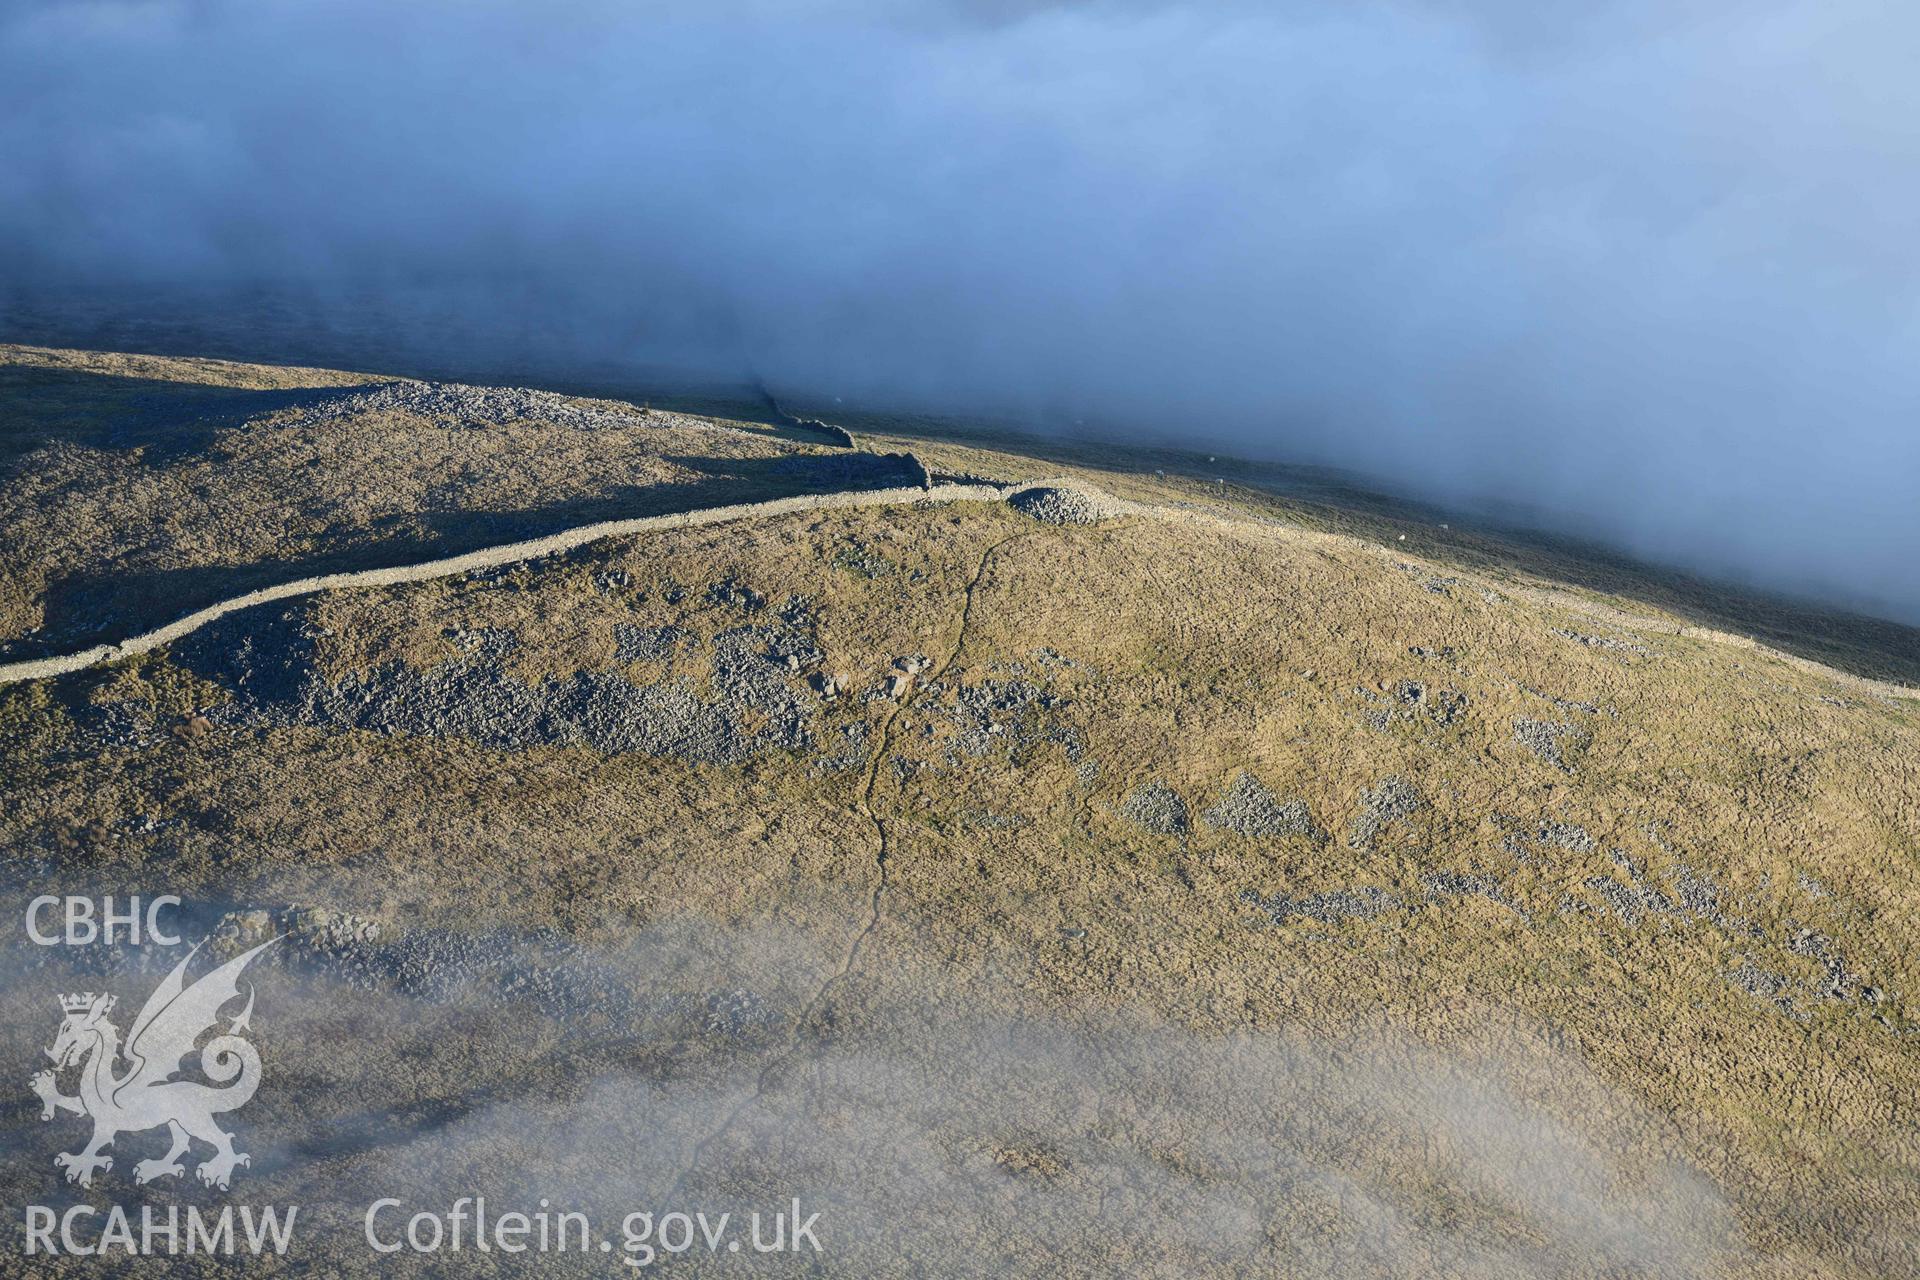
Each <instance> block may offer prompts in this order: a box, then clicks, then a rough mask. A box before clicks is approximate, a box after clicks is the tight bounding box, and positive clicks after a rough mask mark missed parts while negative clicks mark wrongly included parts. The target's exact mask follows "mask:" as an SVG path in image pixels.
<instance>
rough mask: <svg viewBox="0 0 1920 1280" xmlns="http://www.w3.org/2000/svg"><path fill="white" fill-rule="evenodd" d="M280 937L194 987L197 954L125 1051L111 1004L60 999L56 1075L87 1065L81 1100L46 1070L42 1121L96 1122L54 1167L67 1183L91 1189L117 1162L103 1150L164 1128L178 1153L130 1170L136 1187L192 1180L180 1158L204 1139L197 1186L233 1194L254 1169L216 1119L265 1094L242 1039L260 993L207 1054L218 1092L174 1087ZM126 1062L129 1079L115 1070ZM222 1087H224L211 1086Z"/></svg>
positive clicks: (158, 997) (101, 999) (190, 1085)
mask: <svg viewBox="0 0 1920 1280" xmlns="http://www.w3.org/2000/svg"><path fill="white" fill-rule="evenodd" d="M277 941H279V939H277V938H273V939H269V940H268V941H266V942H263V943H261V944H260V945H259V946H257V947H255V948H253V950H251V951H248V952H246V953H245V954H243V955H239V956H235V957H234V958H233V959H232V960H229V961H227V963H225V964H223V965H221V966H220V967H219V968H218V969H215V970H214V971H213V972H211V973H209V974H207V975H206V976H205V977H203V978H200V979H199V980H198V981H196V982H195V983H194V984H193V985H192V986H188V985H187V984H186V978H185V974H186V970H187V963H188V961H191V960H192V959H193V957H194V954H195V952H198V951H199V950H200V948H199V947H197V946H196V947H195V948H194V949H193V951H189V952H188V953H187V957H186V959H185V960H182V961H181V962H180V963H179V964H177V965H175V966H174V969H173V972H172V973H169V974H168V975H167V976H166V978H165V979H163V980H162V981H161V983H160V985H159V986H158V987H156V988H155V989H154V992H153V994H152V995H151V996H149V997H147V1003H146V1004H145V1005H144V1006H143V1007H142V1008H141V1010H140V1016H139V1017H137V1018H135V1019H134V1020H133V1031H132V1032H131V1034H129V1036H128V1037H127V1046H126V1049H125V1051H124V1053H123V1052H122V1050H121V1048H120V1032H119V1029H118V1028H117V1027H115V1026H114V1025H113V1023H112V1021H111V1020H109V1019H108V1017H107V1014H108V1013H109V1012H110V1011H111V1010H112V1009H113V1004H114V1001H113V997H112V996H109V995H95V994H93V993H92V992H88V993H87V994H85V995H74V996H61V997H60V1009H61V1012H63V1013H64V1014H66V1020H65V1021H63V1022H62V1023H61V1024H60V1034H59V1035H58V1036H56V1037H54V1041H53V1047H52V1048H51V1049H48V1050H47V1056H48V1057H49V1058H52V1059H53V1062H54V1067H55V1070H57V1071H64V1070H65V1069H66V1068H68V1067H70V1066H72V1065H74V1064H75V1063H80V1064H81V1066H80V1092H79V1093H78V1094H77V1095H75V1096H73V1097H69V1096H67V1095H66V1094H63V1093H61V1092H60V1086H59V1084H58V1083H57V1081H56V1080H55V1078H54V1072H53V1071H42V1072H40V1073H38V1074H37V1075H35V1076H34V1077H33V1079H32V1081H31V1083H32V1085H33V1091H34V1092H35V1093H37V1094H39V1095H40V1103H41V1110H40V1118H41V1119H42V1120H51V1119H53V1117H54V1113H55V1112H57V1111H71V1112H73V1113H74V1114H75V1115H83V1116H89V1117H91V1118H92V1120H93V1140H92V1141H90V1142H88V1143H87V1145H86V1146H85V1147H84V1148H82V1149H81V1150H79V1151H77V1152H72V1153H68V1152H64V1151H63V1152H61V1153H60V1154H59V1155H57V1156H55V1157H54V1158H53V1162H54V1164H56V1165H58V1166H59V1167H60V1168H62V1169H65V1170H66V1171H67V1181H68V1182H77V1183H79V1184H80V1185H81V1186H83V1187H88V1186H92V1185H93V1175H94V1172H95V1171H96V1170H107V1169H111V1168H113V1160H112V1158H111V1157H108V1156H105V1155H102V1154H101V1152H102V1151H103V1150H105V1149H106V1148H107V1147H109V1146H111V1145H112V1143H113V1140H114V1138H116V1137H118V1136H119V1135H120V1134H122V1133H127V1132H132V1131H137V1130H140V1129H152V1128H155V1127H157V1126H159V1125H165V1126H167V1132H168V1133H169V1134H170V1135H171V1137H172V1140H173V1145H172V1146H171V1147H170V1148H168V1150H167V1154H166V1155H164V1156H162V1157H161V1158H160V1159H158V1160H142V1161H140V1162H139V1163H137V1164H135V1165H134V1166H133V1179H134V1181H135V1182H141V1183H146V1182H152V1181H153V1180H154V1179H155V1178H164V1177H168V1176H170V1175H174V1174H180V1173H185V1172H186V1170H185V1169H184V1168H183V1167H182V1166H181V1164H180V1157H181V1156H183V1155H186V1154H187V1151H188V1146H189V1143H190V1140H192V1139H195V1138H198V1139H199V1140H200V1141H202V1142H204V1143H207V1144H208V1145H210V1146H212V1147H213V1149H214V1153H213V1155H212V1157H210V1158H209V1159H206V1160H203V1161H201V1163H200V1167H199V1168H198V1169H197V1170H196V1171H195V1172H197V1173H198V1174H199V1177H200V1181H202V1182H204V1183H206V1184H207V1185H208V1186H210V1187H219V1188H220V1189H221V1190H223V1191H224V1190H226V1187H227V1182H228V1180H229V1179H230V1178H232V1177H233V1171H234V1168H235V1167H236V1166H238V1165H243V1164H249V1163H251V1160H250V1158H249V1157H247V1156H245V1155H242V1154H241V1153H240V1152H238V1151H235V1150H234V1149H233V1135H232V1134H230V1133H227V1132H225V1131H223V1130H222V1129H221V1128H220V1126H219V1125H217V1124H215V1123H214V1122H213V1117H214V1115H215V1113H217V1112H225V1111H233V1110H236V1109H238V1108H240V1107H243V1106H245V1105H246V1103H247V1101H248V1099H250V1098H252V1097H253V1091H254V1090H255V1089H257V1088H259V1087H260V1052H259V1050H257V1049H255V1048H254V1047H253V1045H252V1044H251V1043H249V1042H248V1041H246V1040H243V1039H241V1032H243V1031H246V1030H247V1029H248V1026H249V1020H250V1019H251V1018H252V1016H253V989H252V987H251V986H249V987H248V989H247V1007H246V1008H245V1009H243V1010H241V1011H240V1013H239V1014H238V1015H237V1016H235V1017H234V1018H233V1019H232V1021H231V1024H230V1025H229V1026H228V1028H227V1033H226V1034H225V1035H216V1036H215V1037H213V1039H211V1040H209V1041H207V1042H206V1044H205V1045H203V1046H201V1048H200V1051H199V1056H200V1070H201V1072H202V1073H203V1074H204V1075H205V1076H206V1077H207V1079H209V1080H211V1081H213V1085H206V1084H202V1083H200V1082H199V1081H198V1080H175V1079H173V1078H172V1077H173V1076H174V1075H175V1074H176V1073H178V1072H179V1070H180V1068H181V1064H182V1060H183V1059H184V1058H185V1057H186V1056H187V1055H188V1054H190V1053H192V1052H194V1041H196V1040H198V1039H199V1038H200V1037H201V1036H202V1035H203V1034H205V1033H206V1032H207V1031H210V1030H213V1029H215V1028H216V1027H217V1025H218V1023H219V1020H220V1010H221V1008H222V1007H223V1006H224V1005H226V1004H227V1002H228V1001H230V1000H235V999H237V998H239V995H240V986H239V979H240V971H241V970H242V969H245V968H246V967H247V962H248V961H249V960H252V959H253V958H254V957H255V956H257V955H259V954H260V952H262V951H264V950H265V949H266V948H267V947H270V946H272V945H273V943H275V942H277ZM122 1057H124V1058H125V1059H126V1064H127V1065H126V1069H125V1071H124V1072H122V1071H119V1070H117V1069H116V1063H117V1061H118V1060H119V1059H120V1058H122ZM214 1086H223V1087H218V1088H216V1087H214Z"/></svg>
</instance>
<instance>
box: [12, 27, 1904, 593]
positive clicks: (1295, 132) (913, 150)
mask: <svg viewBox="0 0 1920 1280" xmlns="http://www.w3.org/2000/svg"><path fill="white" fill-rule="evenodd" d="M1543 12H1544V11H1543V10H1541V9H1540V8H1539V7H1538V6H1534V5H1523V4H1506V3H1491V4H1460V3H1449V2H1447V0H1402V2H1400V3H1365V4H1355V5H1340V6H1327V5H1305V4H1290V3H1272V2H1264V0H1263V2H1262V3H1257V4H1256V3H1244V4H1243V3H1236V2H1235V0H1210V2H1209V3H1205V4H1200V3H1175V2H1172V0H1164V2H1163V0H1113V2H1110V3H1092V4H1078V5H1065V4H1060V5H1046V4H1039V3H1021V2H1019V0H1001V2H998V3H989V2H987V0H975V2H973V3H961V2H960V0H949V2H946V3H934V2H930V0H928V2H923V3H919V4H906V5H902V4H897V3H884V4H883V3H879V2H878V0H805V2H803V3H772V2H771V0H701V2H700V3H697V4H695V3H683V2H681V0H666V2H665V3H656V4H647V5H633V4H628V3H615V2H613V0H605V2H593V0H567V2H566V3H559V4H539V5H533V4H511V5H510V4H472V3H460V4H453V3H449V2H446V0H421V2H420V3H414V4H408V5H401V6H395V5H390V4H375V3H370V2H367V0H346V2H344V3H336V4H328V5H320V4H315V3H306V2H288V0H252V2H250V3H244V4H242V3H224V2H222V0H203V2H201V3H192V4H187V3H167V2H164V0H162V2H155V3H138V4H135V3H112V4H109V3H80V2H76V0H61V2H59V3H52V2H50V0H49V2H35V0H13V2H12V3H10V4H6V5H4V6H0V314H4V313H5V311H6V308H7V307H8V305H9V303H11V304H12V305H13V306H15V307H16V308H18V307H19V306H21V305H23V300H31V301H32V302H33V305H35V306H45V305H47V300H48V299H52V300H54V301H53V304H52V305H54V306H56V307H57V306H58V305H59V299H62V298H66V297H73V296H76V295H77V294H78V293H80V292H82V291H91V292H97V291H99V290H103V289H104V290H106V291H107V292H108V294H109V295H113V294H115V293H116V292H117V293H119V294H121V295H123V296H127V297H132V296H136V295H138V296H141V297H143V298H146V299H149V300H150V299H153V298H156V297H158V298H162V299H165V298H167V297H173V298H176V299H184V298H194V299H203V298H209V297H211V298H214V299H219V298H221V297H235V298H237V297H239V296H241V295H244V296H245V297H246V298H247V299H249V302H248V304H247V305H249V306H254V307H266V308H269V309H272V308H279V309H281V310H282V311H284V312H285V313H286V314H291V315H293V316H296V317H300V318H302V319H301V322H302V323H308V322H310V323H313V324H316V325H319V324H337V323H345V324H352V323H354V322H355V320H356V318H358V317H363V316H365V315H368V314H376V313H377V314H380V315H383V316H386V317H388V318H389V319H388V320H387V321H385V322H383V323H388V324H390V327H391V332H390V333H388V334H386V335H385V338H384V339H383V340H386V341H390V342H391V343H392V345H393V350H394V351H396V352H405V351H409V350H411V351H414V352H416V353H418V352H434V351H435V350H436V348H435V344H440V347H439V348H438V350H439V351H441V352H444V350H445V349H446V347H447V346H448V345H450V344H458V345H459V347H460V348H461V349H462V350H463V351H464V352H465V353H466V354H467V357H468V358H467V359H466V360H465V361H463V363H465V364H468V365H484V364H486V363H487V362H493V364H495V365H496V366H497V367H498V368H500V369H502V370H508V369H510V370H512V371H514V372H515V373H518V374H534V375H537V374H538V373H539V372H540V371H541V370H542V369H550V370H560V369H563V368H569V367H581V366H584V365H586V364H590V363H591V364H598V365H600V366H601V367H610V368H622V367H631V368H634V369H641V368H646V369H653V370H657V369H660V368H663V367H665V368H678V369H682V370H685V371H687V372H688V373H690V374H694V373H697V374H699V375H701V376H715V377H722V378H737V379H750V378H754V379H763V380H765V381H766V382H767V383H769V384H770V385H773V386H775V387H777V388H780V389H782V390H784V391H786V392H787V393H788V394H791V395H794V396H796V397H807V398H820V397H832V396H839V397H842V398H843V399H844V401H845V402H846V403H847V404H849V405H853V404H858V405H862V406H865V407H875V408H886V407H898V408H924V409H936V410H945V411H949V412H961V413H979V414H983V415H987V414H991V415H1015V416H1018V417H1020V418H1023V419H1026V420H1029V421H1033V422H1036V423H1044V424H1055V425H1059V426H1062V427H1067V428H1073V429H1078V430H1083V431H1089V432H1100V431H1105V432H1111V433H1113V434H1116V435H1117V434H1128V435H1139V436H1149V437H1153V438H1157V439H1174V440H1184V441H1187V442H1189V443H1192V444H1195V445H1199V446H1203V447H1208V448H1223V449H1232V450H1235V451H1237V452H1243V453H1248V454H1254V455H1259V456H1264V457H1274V458H1281V459H1289V460H1306V461H1320V462H1330V463H1335V464H1339V465H1344V466H1348V467H1352V468H1356V469H1360V470H1364V471H1369V472H1373V473H1376V474H1378V475H1380V476H1383V477H1385V478H1388V479H1390V480H1392V481H1395V482H1398V483H1400V484H1403V485H1407V486H1411V487H1413V488H1416V489H1417V490H1419V491H1421V492H1424V493H1427V494H1430V495H1432V496H1435V497H1439V498H1442V499H1446V500H1450V501H1479V500H1487V499H1491V500H1496V501H1503V502H1515V503H1521V504H1526V505H1528V506H1531V507H1533V508H1535V509H1537V510H1538V511H1540V512H1542V513H1543V514H1544V518H1546V519H1547V520H1548V521H1550V522H1553V523H1557V524H1559V525H1561V526H1562V527H1566V528H1569V529H1573V530H1576V531H1582V532H1587V533H1593V534H1598V535H1600V536H1603V537H1605V538H1607V539H1609V540H1611V541H1613V542H1616V543H1618V544H1620V545H1623V546H1625V547H1627V548H1628V549H1630V550H1633V551H1636V552H1640V553H1643V554H1648V555H1651V556H1653V557H1656V558H1660V559H1666V560H1671V561H1676V562H1681V563H1685V564H1689V565H1693V566H1697V567H1702V568H1706V569H1709V570H1712V571H1715V572H1721V573H1728V574H1732V575H1735V576H1739V577H1744V578H1749V579H1752V580H1754V581H1757V582H1760V583H1763V584H1768V585H1772V586H1776V587H1782V588H1788V589H1793V590H1799V591H1808V592H1812V593H1816V594H1820V595H1824V596H1826V597H1828V598H1833V599H1838V600H1843V601H1851V602H1854V603H1857V604H1862V605H1865V606H1866V607H1869V608H1872V609H1875V610H1878V611H1881V612H1886V613H1889V614H1893V615H1897V616H1900V617H1902V618H1905V619H1910V620H1920V575H1915V574H1914V573H1913V572H1912V569H1911V566H1912V564H1913V563H1914V560H1915V557H1916V555H1920V516H1917V515H1916V514H1915V501H1914V492H1913V486H1914V481H1915V477H1916V476H1920V431H1916V429H1915V423H1916V416H1917V415H1916V410H1917V409H1920V364H1916V362H1915V360H1914V358H1913V352H1914V350H1915V347H1916V341H1915V340H1916V338H1920V332H1916V331H1917V330H1920V307H1917V306H1916V298H1917V296H1920V294H1917V291H1916V283H1917V282H1916V273H1917V271H1920V268H1917V267H1916V258H1915V255H1914V254H1913V252H1912V249H1911V234H1912V228H1913V226H1914V225H1916V222H1920V208H1916V205H1920V199H1916V195H1917V189H1920V182H1916V179H1915V178H1914V174H1915V173H1917V172H1920V166H1917V165H1916V160H1920V155H1916V152H1917V151H1920V134H1917V133H1916V131H1915V130H1914V128H1913V121H1914V120H1915V119H1920V81H1917V80H1916V79H1915V78H1914V77H1913V76H1912V74H1911V69H1910V67H1909V66H1908V65H1907V64H1908V63H1909V62H1910V58H1909V56H1908V52H1907V51H1908V50H1909V49H1910V48H1911V45H1912V42H1913V38H1914V37H1915V36H1916V35H1920V16H1916V14H1915V11H1914V10H1913V9H1912V7H1911V6H1903V5H1896V4H1892V3H1872V2H1870V0H1868V2H1863V3H1859V4H1849V5H1823V4H1818V3H1814V2H1812V0H1808V2H1805V3H1801V2H1795V0H1757V2H1748V3H1740V4H1734V3H1717V2H1711V0H1706V2H1700V3H1691V2H1688V3H1679V4H1675V3H1673V2H1672V0H1645V2H1644V3H1642V2H1640V0H1623V2H1620V3H1613V4H1603V5H1598V6H1585V7H1583V8H1582V9H1581V11H1580V12H1579V13H1573V14H1570V13H1556V14H1555V15H1554V16H1552V17H1547V16H1542V14H1543ZM262 300H264V302H263V301H262ZM142 305H143V306H150V305H151V303H150V302H148V303H143V304H142ZM194 305H196V306H198V305H201V304H200V303H199V302H197V301H196V302H195V303H194ZM207 305H209V306H215V307H217V306H218V305H219V303H218V302H217V301H216V302H212V303H208V304H207ZM236 305H237V303H236ZM260 354H261V355H263V356H268V357H270V356H271V355H272V354H273V353H272V352H261V353H260ZM396 362H398V361H397V360H396ZM1075 424H1084V425H1083V426H1078V427H1076V426H1075Z"/></svg>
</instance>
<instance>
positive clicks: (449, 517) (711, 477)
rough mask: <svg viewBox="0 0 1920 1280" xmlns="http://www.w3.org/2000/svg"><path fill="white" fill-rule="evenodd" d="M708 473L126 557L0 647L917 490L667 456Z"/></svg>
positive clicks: (745, 461)
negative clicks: (309, 549)
mask: <svg viewBox="0 0 1920 1280" xmlns="http://www.w3.org/2000/svg"><path fill="white" fill-rule="evenodd" d="M668 460H669V461H671V462H674V463H676V464H678V465H680V466H683V467H686V468H687V469H689V470H691V471H695V472H698V473H700V474H701V475H702V476H703V477H704V478H703V479H702V480H700V481H699V482H697V483H692V484H674V485H657V486H652V487H642V486H633V485H627V486H620V487H616V488H610V489H607V490H603V491H602V492H599V493H594V494H587V495H583V496H581V497H579V498H575V499H570V500H568V501H565V502H558V503H553V504H549V505H546V506H541V507H532V508H524V509H517V510H481V511H429V512H422V513H418V514H413V515H398V516H391V517H386V518H383V519H381V520H378V521H375V522H372V523H370V524H368V525H363V526H358V527H351V528H347V527H341V528H337V529H335V530H331V531H329V532H328V533H327V534H326V535H323V541H328V540H330V541H331V544H332V545H330V546H327V547H324V548H323V549H322V550H320V551H319V552H317V553H315V554H310V555H301V556H294V557H288V558H274V557H265V558H261V559H257V560H252V561H247V562H242V563H233V564H221V565H204V566H190V567H175V566H146V565H141V564H139V563H136V562H130V561H121V562H120V563H118V564H115V565H110V566H106V567H103V568H102V569H100V570H99V571H95V572H87V573H83V574H74V575H71V576H69V577H66V578H63V579H59V580H57V581H55V582H53V583H50V584H49V586H48V589H47V593H46V599H45V610H46V622H45V624H44V625H43V626H42V628H41V630H40V631H39V632H37V633H35V634H34V635H33V636H31V637H27V638H25V639H21V640H15V641H10V642H7V643H4V644H0V658H5V659H13V658H31V657H39V656H42V655H46V654H56V653H67V652H71V651H73V650H76V649H81V648H85V647H87V646H89V645H94V644H100V643H103V642H108V641H114V640H122V639H125V638H126V637H128V636H132V635H138V634H140V633H141V632H144V631H148V630H151V629H153V628H154V627H157V626H162V625H164V624H165V623H167V622H170V621H172V620H173V619H175V618H178V617H181V616H183V615H185V614H188V613H192V612H193V611H194V610H196V609H200V608H204V607H205V606H207V605H210V604H214V603H217V602H218V601H221V600H225V599H229V598H231V597H233V596H237V595H244V594H245V593H247V592H249V591H255V590H258V589H259V588H261V587H265V586H270V585H272V584H274V583H278V582H286V581H289V580H291V579H296V578H304V577H310V576H312V575H315V574H322V573H342V572H349V571H354V570H361V569H380V568H390V567H393V566H396V565H405V564H414V563H417V562H420V561H423V560H436V559H441V558H444V557H447V556H454V555H459V554H461V553H463V552H467V551H473V550H477V549H479V548H482V547H489V546H495V545H498V544H501V543H509V542H521V541H525V540H528V539H531V538H538V537H543V536H545V535H548V534H552V533H557V532H559V531H561V530H563V529H568V528H572V527H574V526H576V525H583V524H593V523H597V522H599V521H603V520H625V519H632V518H635V517H640V516H653V515H669V514H674V513H678V512H684V511H698V510H702V509H704V508H708V507H717V506H725V505H729V504H732V503H743V502H765V501H769V500H772V499H775V498H787V497H796V496H800V495H804V494H820V493H839V492H844V491H848V490H870V489H885V488H893V487H896V486H911V485H918V484H919V482H920V473H919V472H918V470H917V469H916V468H915V467H914V465H913V463H912V461H911V460H910V459H908V458H904V457H899V456H885V457H882V456H876V455H874V454H868V453H831V454H794V455H790V456H786V457H774V458H722V457H698V456H688V455H680V456H673V457H670V458H669V459H668Z"/></svg>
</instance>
